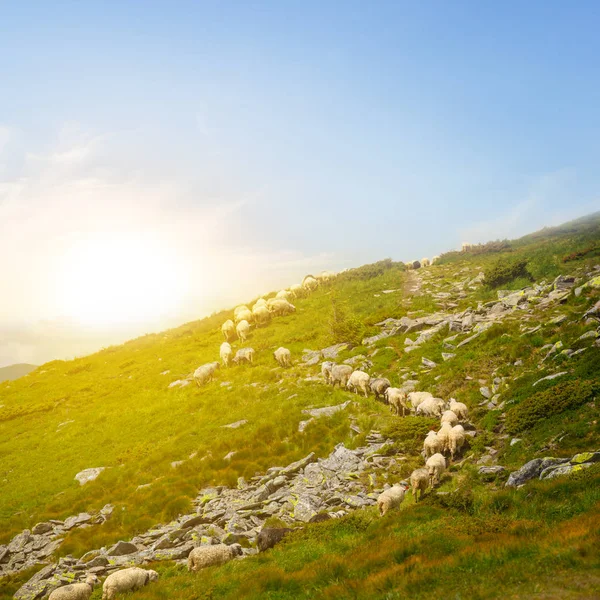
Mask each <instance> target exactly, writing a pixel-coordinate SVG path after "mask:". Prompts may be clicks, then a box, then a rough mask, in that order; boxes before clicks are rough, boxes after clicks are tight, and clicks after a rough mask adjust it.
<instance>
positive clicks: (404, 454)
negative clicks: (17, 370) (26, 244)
mask: <svg viewBox="0 0 600 600" xmlns="http://www.w3.org/2000/svg"><path fill="white" fill-rule="evenodd" d="M596 265H600V214H595V215H592V216H590V217H588V218H586V219H582V220H578V221H574V222H572V223H568V224H566V225H564V226H562V227H559V228H552V229H549V230H543V231H542V232H538V233H536V234H532V235H529V236H526V237H525V238H522V239H520V240H516V241H503V242H502V241H499V242H491V243H489V244H484V245H480V246H474V247H472V248H470V249H469V250H468V251H465V252H450V253H448V254H445V255H443V256H442V257H441V259H440V260H439V261H438V262H437V263H436V264H435V265H433V266H431V267H428V268H426V269H419V270H416V271H415V270H407V269H406V267H405V265H403V264H402V263H394V262H392V261H390V260H386V261H381V262H379V263H375V264H373V265H365V266H363V267H360V268H357V269H352V270H350V271H347V272H344V273H342V274H339V275H338V276H337V277H336V278H335V279H333V281H331V282H329V283H326V284H322V285H321V286H320V287H319V288H318V289H317V290H316V291H314V292H312V293H311V294H308V295H306V296H305V297H301V298H298V299H295V300H293V301H292V302H294V304H295V306H296V312H295V313H294V314H292V315H289V316H285V317H275V318H274V319H273V320H272V322H271V323H270V324H269V325H267V326H265V327H259V328H253V329H252V331H251V334H250V338H249V340H248V342H247V343H246V344H245V345H246V346H251V347H252V348H254V350H255V361H254V364H253V365H241V366H232V367H229V368H225V367H222V368H220V369H219V370H218V371H217V374H216V377H215V379H214V381H213V382H211V383H208V384H207V385H205V386H203V387H197V386H196V385H195V384H194V383H191V384H190V385H187V386H185V387H179V386H176V387H172V388H170V387H169V385H170V384H171V383H172V382H174V381H176V380H181V379H185V378H186V377H188V376H189V375H190V374H191V373H192V372H193V371H194V369H195V368H196V367H198V366H199V365H201V364H203V363H206V362H210V361H215V360H219V346H220V344H221V342H222V341H223V336H222V334H221V331H220V326H221V324H222V323H223V322H224V321H225V320H226V319H228V318H232V311H223V312H221V313H219V314H215V315H212V316H211V317H210V318H207V319H203V320H201V321H196V322H192V323H188V324H186V325H183V326H181V327H179V328H177V329H173V330H169V331H166V332H163V333H160V334H154V335H147V336H144V337H141V338H138V339H136V340H132V341H130V342H128V343H126V344H123V345H121V346H115V347H110V348H107V349H104V350H102V351H100V352H98V353H96V354H94V355H90V356H87V357H85V358H81V359H77V360H73V361H53V362H50V363H47V364H45V365H43V366H41V367H39V368H37V369H36V370H34V371H33V372H32V373H30V375H29V376H28V377H25V378H22V379H18V380H16V381H11V382H4V383H0V469H1V474H2V477H1V478H0V544H8V542H9V541H10V540H11V539H12V538H13V537H14V536H15V535H17V534H19V533H20V532H21V531H22V530H24V529H31V528H32V527H33V526H34V525H35V524H36V523H39V522H46V521H48V520H49V519H60V520H63V519H65V518H66V517H68V516H71V515H76V514H78V513H81V512H87V513H90V514H92V513H97V512H98V511H99V510H100V509H101V508H102V507H103V506H104V505H106V504H111V505H112V506H114V511H113V513H112V515H111V516H110V518H108V519H107V520H106V521H105V522H104V523H103V524H101V525H92V526H90V527H78V528H74V529H72V530H70V531H69V532H66V534H65V535H64V536H63V541H62V543H61V544H60V546H59V547H58V548H57V549H56V551H55V553H54V558H55V559H57V558H58V557H64V556H67V555H72V556H73V557H76V558H78V557H80V556H82V555H83V554H84V553H86V552H88V551H89V550H92V549H98V548H101V547H108V546H110V545H112V544H113V543H115V542H117V541H118V540H130V539H132V538H133V537H134V536H136V535H139V534H142V533H143V532H146V531H147V530H149V529H151V528H152V527H154V526H156V525H158V524H165V523H169V522H170V521H171V520H173V519H176V518H177V517H178V516H180V515H184V514H190V513H194V512H195V507H194V505H193V500H194V498H196V496H197V494H198V492H199V490H201V489H202V488H205V487H207V486H214V485H222V486H228V487H231V488H236V487H237V486H238V485H240V480H239V478H244V480H251V479H252V477H254V476H256V475H262V474H264V473H265V472H266V471H267V470H268V469H269V468H271V467H274V466H285V465H288V464H290V463H292V462H294V461H296V460H299V459H302V458H303V457H305V456H307V454H309V453H310V452H314V453H315V454H316V456H318V457H325V456H327V455H328V454H329V453H330V452H331V451H332V450H333V449H334V447H335V446H336V445H337V444H340V443H343V444H344V445H345V447H346V448H349V449H353V448H358V447H361V446H364V445H365V443H367V441H368V436H369V434H370V432H372V431H377V432H381V434H382V435H383V437H384V438H388V439H390V440H391V441H392V444H391V445H387V446H386V447H385V453H386V454H387V458H388V459H389V458H390V457H393V458H394V461H393V463H392V462H389V461H388V462H387V463H385V464H386V467H385V469H381V470H379V471H377V470H376V469H375V470H374V471H373V473H372V475H373V477H372V479H366V475H365V479H364V481H362V482H361V483H362V484H363V485H365V486H366V487H367V489H369V490H371V491H372V492H374V493H375V492H377V491H380V490H381V488H382V485H383V482H384V481H388V482H389V483H394V482H396V481H399V480H400V479H404V478H407V477H408V476H409V475H410V473H411V471H412V470H413V469H415V468H417V467H420V466H423V464H424V460H423V458H422V457H421V456H420V455H419V452H420V450H421V448H422V440H423V437H424V433H426V432H427V430H428V429H429V428H430V426H437V424H436V423H437V421H432V420H430V419H426V418H424V417H416V416H408V417H404V418H402V417H397V416H394V415H392V414H390V410H389V407H388V406H386V405H384V404H383V403H382V402H380V401H377V400H376V399H375V398H374V397H373V395H370V396H369V398H364V397H360V396H356V395H354V394H351V393H350V392H348V391H346V390H344V389H339V388H337V387H336V388H335V389H333V388H331V387H330V386H328V385H326V384H325V383H324V381H323V380H322V378H321V376H320V370H321V368H320V364H315V365H311V366H307V365H306V364H304V362H303V361H302V355H303V351H304V350H320V349H323V348H326V347H328V346H331V345H332V344H335V343H338V342H352V343H354V344H355V345H353V346H352V345H350V346H349V347H347V348H346V349H343V350H342V351H341V352H340V354H339V356H338V357H337V358H336V362H338V363H341V362H342V361H343V360H347V359H350V358H352V357H355V356H356V357H359V358H357V359H356V360H357V364H358V365H360V364H364V363H365V362H367V364H368V368H367V370H368V372H369V374H370V375H371V376H384V377H387V378H388V379H389V380H390V382H391V384H392V386H400V385H402V384H404V383H406V381H407V380H413V381H415V382H416V383H415V386H416V387H415V389H417V390H422V391H429V392H431V393H432V394H433V395H434V396H436V397H441V398H443V399H445V400H448V399H449V398H450V397H454V398H457V399H458V400H459V401H461V402H464V403H465V404H466V405H467V406H468V407H469V409H470V421H471V424H472V428H473V432H474V433H476V435H475V436H474V437H472V438H469V445H468V447H467V448H466V449H465V450H464V452H463V454H462V456H461V457H459V458H457V459H456V460H455V461H453V463H452V464H451V466H450V469H449V471H448V472H447V473H446V474H445V475H444V477H443V478H442V481H441V484H440V486H439V487H437V488H436V489H435V491H430V492H429V493H428V494H427V496H426V498H425V500H424V501H423V503H422V504H421V503H419V505H417V506H415V502H414V499H413V497H412V496H407V497H406V499H405V500H404V502H403V503H402V505H401V510H400V511H397V512H395V513H390V514H388V515H386V516H385V517H383V518H380V517H379V516H378V515H377V512H376V509H375V508H374V507H367V508H361V509H357V510H355V511H350V512H349V514H347V515H346V516H343V517H342V518H339V519H334V520H330V521H327V522H324V523H314V524H304V523H300V525H302V529H301V530H297V531H295V532H294V533H293V534H291V535H290V536H288V537H287V538H286V539H285V540H284V542H282V543H281V544H280V545H278V546H277V547H276V548H275V549H273V550H270V551H268V552H265V553H261V554H259V555H257V556H248V557H247V558H245V559H244V560H240V561H233V562H231V563H228V564H227V565H225V566H223V567H216V568H210V569H208V570H206V571H205V572H203V573H202V574H201V576H200V575H190V574H188V572H187V570H186V569H185V566H183V565H182V564H179V563H177V562H169V561H162V562H156V563H154V564H153V566H152V568H155V569H156V570H157V571H159V573H160V579H159V581H158V582H157V583H155V584H152V585H151V586H150V587H148V588H146V589H145V590H144V591H143V592H139V593H138V595H139V597H144V598H167V597H168V598H181V599H192V598H217V597H218V598H233V597H243V598H259V597H261V598H273V599H275V598H277V599H280V598H297V597H306V598H405V597H411V598H420V597H423V598H424V597H428V598H431V597H434V598H437V597H442V596H447V595H449V594H450V595H451V596H452V597H457V598H459V597H460V598H493V597H500V596H504V597H506V596H508V597H511V598H517V597H519V598H520V597H522V598H525V597H527V598H529V597H540V598H541V597H543V598H590V597H597V596H594V594H597V590H598V589H600V575H598V566H599V564H598V563H599V556H598V553H597V551H596V550H597V546H598V542H599V541H600V540H599V535H598V534H599V531H598V530H599V525H598V523H599V522H600V521H599V519H598V516H599V510H598V508H599V500H600V486H599V485H598V484H599V482H600V468H599V467H598V466H597V465H595V466H592V467H590V468H588V469H585V470H581V471H580V472H577V473H575V474H572V475H571V476H564V477H558V478H556V479H551V480H547V481H534V482H530V483H528V484H526V485H525V486H524V487H522V488H519V489H513V488H505V487H504V483H505V481H506V479H507V477H508V474H509V473H510V472H511V471H514V470H516V469H518V468H519V467H521V465H523V464H524V463H525V462H527V461H529V460H531V459H534V458H538V457H548V456H553V457H572V456H573V455H574V454H577V453H581V452H592V451H597V450H600V427H599V425H598V405H597V403H598V400H597V398H598V392H599V390H600V387H599V386H600V347H599V346H598V344H597V343H596V339H597V336H598V325H599V323H598V320H597V319H596V318H594V317H593V316H592V317H591V318H584V313H586V311H588V310H589V309H590V308H591V307H593V306H594V304H595V303H596V302H598V301H599V300H600V279H599V277H600V269H595V268H594V267H596ZM481 273H483V274H484V276H480V274H481ZM561 274H562V275H568V276H573V277H574V278H575V280H574V281H573V282H570V281H568V280H565V282H564V284H563V282H562V281H559V282H558V284H556V285H555V284H554V281H555V278H556V277H558V276H559V275H561ZM518 290H525V292H524V293H523V294H522V298H519V297H517V295H515V294H513V296H510V298H512V299H513V300H514V303H515V304H514V306H509V305H508V301H506V303H505V304H502V303H501V302H499V299H500V297H507V295H509V293H510V292H511V291H513V292H515V291H518ZM576 290H577V292H576ZM499 291H500V294H499V293H498V292H499ZM561 291H562V292H561ZM384 292H387V293H384ZM563 292H564V293H563ZM561 293H562V295H561ZM251 303H252V301H249V302H247V304H248V305H251ZM494 311H496V312H494ZM436 314H437V315H445V316H444V318H443V319H442V320H441V322H440V326H439V328H438V329H435V326H433V327H429V326H427V327H428V328H427V329H424V328H421V327H420V328H414V329H413V330H409V331H408V332H406V331H401V332H400V331H399V332H397V333H396V334H395V335H390V336H387V337H382V338H381V339H379V340H378V341H375V342H374V343H369V344H366V345H362V343H361V340H362V339H364V338H369V337H372V336H376V335H377V334H380V333H381V332H382V331H383V332H385V331H388V330H387V329H386V327H385V326H384V327H382V326H380V325H378V323H381V322H382V321H384V320H385V319H397V320H399V319H402V318H403V317H407V318H408V319H409V320H410V321H411V322H414V321H415V320H416V319H419V318H422V317H427V316H429V317H431V316H432V315H433V316H435V315H436ZM451 315H453V316H451ZM494 315H496V316H497V318H496V316H494ZM599 318H600V315H599ZM486 319H487V320H486ZM432 322H433V321H432ZM453 323H456V325H453ZM488 323H490V324H489V325H488ZM482 324H484V325H482ZM432 329H433V331H432ZM424 331H426V332H428V333H427V335H426V336H424V338H425V339H423V340H422V343H417V344H416V345H414V349H411V346H413V342H415V341H417V338H419V336H420V335H421V334H423V332H424ZM453 336H454V337H453ZM471 337H472V339H469V340H468V341H466V342H465V343H464V344H462V342H463V341H465V340H467V338H471ZM407 339H408V342H407ZM233 346H234V351H235V350H236V349H237V348H239V347H240V343H239V342H237V341H236V342H235V343H234V344H233ZM279 346H285V347H286V348H289V349H290V350H291V353H292V357H293V361H294V364H293V366H292V367H291V368H289V369H283V368H281V367H279V366H278V365H277V363H276V362H275V361H274V359H273V351H274V350H275V349H276V348H278V347H279ZM567 350H568V351H569V352H567ZM442 354H444V355H445V356H442ZM448 355H450V356H448ZM424 358H425V359H427V360H429V361H433V362H434V363H435V366H433V367H431V366H428V365H427V364H425V363H424V361H423V359H424ZM556 373H563V374H562V375H560V376H559V377H557V378H555V379H547V380H544V381H541V382H539V383H537V382H538V381H539V380H541V379H542V378H544V377H546V376H548V375H553V374H556ZM534 384H535V385H534ZM482 388H483V389H484V391H486V392H487V391H489V394H488V393H486V394H485V395H484V392H482ZM486 396H490V397H486ZM346 400H351V401H352V403H351V404H350V405H349V406H348V407H347V408H346V409H345V410H342V411H339V412H337V413H336V414H335V415H334V416H331V417H328V418H319V419H315V420H314V421H312V422H311V423H309V424H308V425H307V427H306V429H304V431H299V428H298V425H299V423H300V422H301V421H304V420H306V419H307V416H306V414H303V413H302V410H303V409H307V408H318V407H327V406H331V405H338V404H341V403H343V402H345V401H346ZM240 420H246V421H247V424H245V425H243V426H241V427H239V428H223V426H224V425H227V424H231V423H234V422H236V421H240ZM514 439H517V440H518V441H517V442H515V441H514ZM231 453H233V454H231ZM228 455H230V456H228ZM226 457H227V458H226ZM390 465H391V466H390ZM485 465H490V466H495V465H501V466H503V467H505V470H504V471H501V472H499V473H498V474H492V475H483V474H481V473H480V471H479V469H480V467H481V466H485ZM92 467H105V470H104V471H102V472H101V473H100V475H99V476H98V477H97V479H95V480H94V481H92V482H90V483H87V484H86V485H83V486H81V485H80V484H79V483H78V482H77V481H76V480H75V479H74V478H75V475H76V474H77V473H78V472H80V471H82V470H84V469H87V468H92ZM1 548H2V547H1V546H0V550H1ZM0 556H1V552H0ZM1 566H2V559H1V558H0V567H1ZM37 570H39V566H37V567H31V568H28V569H26V570H23V571H20V572H18V573H14V574H11V575H8V576H5V577H2V578H0V596H1V595H2V594H4V595H5V596H6V597H10V596H11V595H12V594H14V592H15V591H16V590H17V589H18V588H19V587H20V586H21V585H22V584H23V583H25V582H26V581H27V580H28V579H29V578H30V577H31V576H32V575H33V574H34V573H35V572H36V571H37ZM536 594H537V595H538V596H536ZM100 597H101V590H100V589H97V590H96V591H95V592H94V594H93V596H92V598H100Z"/></svg>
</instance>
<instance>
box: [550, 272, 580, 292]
mask: <svg viewBox="0 0 600 600" xmlns="http://www.w3.org/2000/svg"><path fill="white" fill-rule="evenodd" d="M552 285H553V287H554V289H555V290H558V291H560V292H562V291H565V290H570V289H571V288H572V287H573V286H574V285H575V277H572V276H570V275H559V276H558V277H557V278H556V279H555V280H554V283H553V284H552Z"/></svg>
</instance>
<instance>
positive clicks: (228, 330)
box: [221, 319, 235, 342]
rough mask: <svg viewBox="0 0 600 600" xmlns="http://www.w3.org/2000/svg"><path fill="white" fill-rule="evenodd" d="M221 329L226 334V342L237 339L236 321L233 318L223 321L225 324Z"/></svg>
mask: <svg viewBox="0 0 600 600" xmlns="http://www.w3.org/2000/svg"><path fill="white" fill-rule="evenodd" d="M221 331H222V332H223V335H224V336H225V341H226V342H231V341H232V340H234V339H235V323H234V322H233V321H232V320H231V319H229V320H228V321H225V323H223V325H222V326H221Z"/></svg>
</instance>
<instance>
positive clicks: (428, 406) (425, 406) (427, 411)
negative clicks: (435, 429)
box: [416, 398, 445, 417]
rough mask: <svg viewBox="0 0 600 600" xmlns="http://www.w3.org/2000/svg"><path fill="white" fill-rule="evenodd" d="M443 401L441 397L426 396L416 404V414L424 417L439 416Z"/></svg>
mask: <svg viewBox="0 0 600 600" xmlns="http://www.w3.org/2000/svg"><path fill="white" fill-rule="evenodd" d="M444 406H445V402H444V401H443V400H442V399H441V398H427V399H425V400H423V402H421V403H420V404H419V406H417V411H416V414H417V415H421V416H424V417H441V416H442V413H443V412H444Z"/></svg>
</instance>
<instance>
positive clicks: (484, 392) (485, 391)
mask: <svg viewBox="0 0 600 600" xmlns="http://www.w3.org/2000/svg"><path fill="white" fill-rule="evenodd" d="M479 393H480V394H481V395H482V396H483V397H484V398H487V399H488V400H489V399H490V398H491V397H492V392H490V388H488V387H480V388H479Z"/></svg>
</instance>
